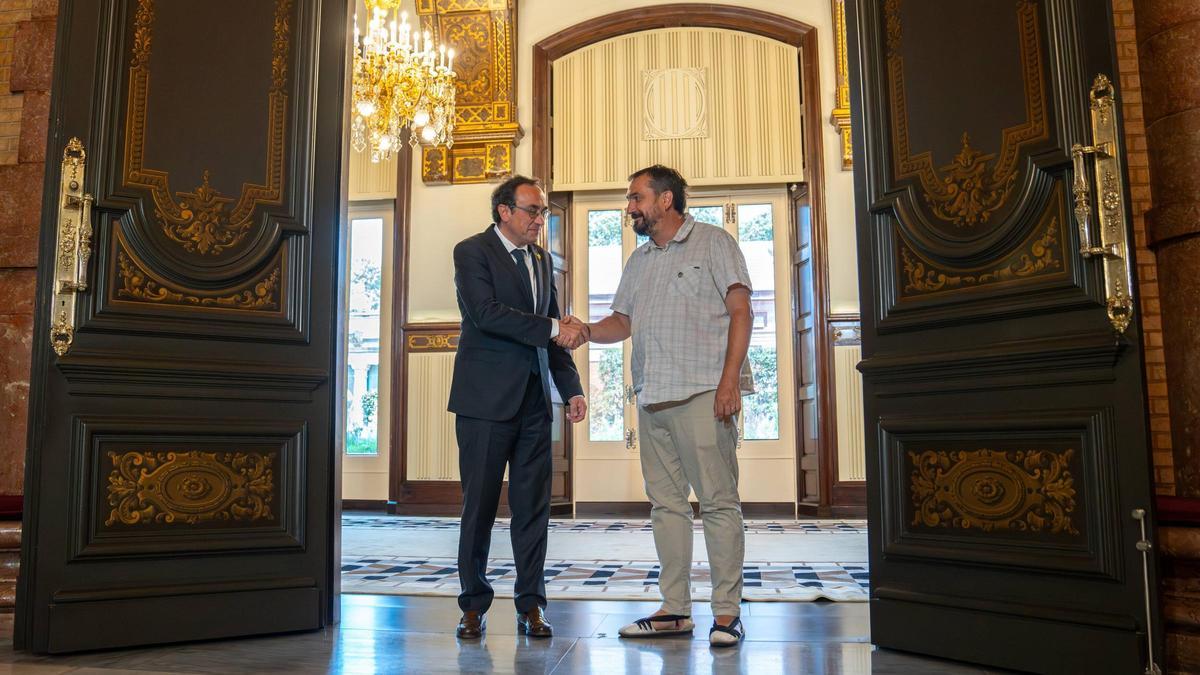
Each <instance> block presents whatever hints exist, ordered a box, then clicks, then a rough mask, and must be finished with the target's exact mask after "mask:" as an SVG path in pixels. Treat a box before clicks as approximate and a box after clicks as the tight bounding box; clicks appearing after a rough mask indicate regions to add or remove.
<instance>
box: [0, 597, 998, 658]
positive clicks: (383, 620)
mask: <svg viewBox="0 0 1200 675" xmlns="http://www.w3.org/2000/svg"><path fill="white" fill-rule="evenodd" d="M342 607H343V616H342V623H341V624H340V625H339V626H337V627H335V628H331V629H328V630H324V631H319V632H313V633H301V634H293V635H283V636H274V637H262V638H247V639H241V640H220V641H212V642H203V643H196V644H187V645H175V646H167V647H155V648H148V649H128V650H116V651H110V652H97V653H90V654H77V655H71V656H62V657H53V658H50V657H36V656H30V655H28V654H22V653H17V652H12V651H7V652H4V653H2V654H0V673H8V672H13V673H36V674H53V673H67V672H79V673H83V672H88V673H111V672H114V671H124V672H139V673H142V672H170V673H265V672H288V673H326V672H330V673H521V674H525V673H555V674H562V673H603V674H605V675H607V674H609V673H612V674H621V673H629V674H634V673H636V674H646V675H651V674H653V675H659V674H662V673H709V672H712V673H753V674H754V675H773V674H774V673H852V674H859V673H862V674H867V673H921V674H941V673H985V672H995V671H986V670H981V669H978V668H973V667H971V666H968V665H964V664H958V663H952V662H947V661H939V660H934V659H926V658H921V657H917V656H912V655H908V654H902V653H898V652H890V651H884V650H878V649H874V648H873V647H872V646H871V644H870V641H869V626H868V618H867V611H868V606H867V604H866V603H831V602H805V603H782V602H781V603H765V602H757V603H745V604H743V609H742V619H743V622H744V623H745V625H746V642H745V644H743V645H742V646H741V647H740V648H737V649H731V650H717V649H711V648H710V647H709V646H708V641H707V637H708V631H707V626H709V625H710V624H711V623H712V615H711V614H707V611H708V610H707V608H702V607H696V608H695V612H696V614H695V619H696V626H697V630H696V633H695V635H694V636H693V637H692V638H691V639H688V638H686V637H685V638H663V639H658V640H643V641H630V640H618V639H617V637H616V635H617V629H618V628H619V627H620V626H622V625H624V624H625V623H628V622H629V621H632V620H633V619H635V618H637V617H639V616H644V615H645V614H647V613H649V612H650V611H653V610H654V609H655V607H656V605H655V604H654V603H646V602H603V601H592V600H564V601H559V602H552V603H551V605H550V607H549V608H548V610H547V615H548V616H549V618H550V620H551V621H552V622H553V623H554V629H555V637H554V638H552V639H549V640H535V639H530V638H526V637H523V636H517V634H516V623H515V620H514V614H513V606H512V601H511V600H497V601H496V604H495V605H494V606H493V607H492V611H491V612H489V615H488V633H487V636H486V637H485V638H484V639H483V640H481V641H476V642H459V641H457V640H456V639H455V637H454V627H455V625H456V623H457V622H458V616H459V612H458V608H457V606H456V605H455V602H454V600H453V599H452V598H430V597H414V596H382V595H346V596H343V597H342Z"/></svg>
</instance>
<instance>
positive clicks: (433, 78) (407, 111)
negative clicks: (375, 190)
mask: <svg viewBox="0 0 1200 675" xmlns="http://www.w3.org/2000/svg"><path fill="white" fill-rule="evenodd" d="M366 5H367V13H368V14H370V21H369V22H368V23H367V26H366V31H365V32H364V33H362V34H360V33H359V28H358V15H355V17H354V95H353V100H352V105H353V106H354V109H353V111H352V113H353V115H354V121H353V123H352V124H351V127H350V141H351V144H352V145H353V146H354V149H355V150H357V151H359V152H362V151H364V150H366V149H367V148H368V147H369V148H370V150H371V161H372V162H378V161H380V160H387V159H389V158H391V156H392V153H393V152H398V151H399V150H400V144H401V143H402V142H403V141H402V140H401V138H402V136H401V134H402V132H403V131H404V130H405V129H408V130H409V132H410V133H409V137H408V142H409V143H410V144H411V145H412V146H413V147H414V148H415V147H416V146H417V144H418V143H420V142H424V143H428V144H432V145H445V146H447V147H449V146H451V145H453V144H454V78H455V74H454V50H453V49H446V46H445V45H441V46H439V47H438V48H437V49H434V46H433V40H432V39H431V38H430V35H429V32H428V31H426V32H425V33H420V32H418V31H416V30H413V29H412V28H411V27H410V26H409V25H408V13H407V12H400V11H399V9H398V8H399V5H400V0H366ZM389 10H391V12H390V14H391V18H390V20H389V19H388V14H389ZM397 14H399V19H400V20H399V23H397V21H396V17H397Z"/></svg>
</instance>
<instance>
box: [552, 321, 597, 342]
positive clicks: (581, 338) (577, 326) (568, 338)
mask: <svg viewBox="0 0 1200 675" xmlns="http://www.w3.org/2000/svg"><path fill="white" fill-rule="evenodd" d="M591 339H592V328H591V326H589V325H587V324H586V323H584V322H583V321H582V320H580V319H579V318H577V317H574V316H564V317H563V318H561V319H559V320H558V335H557V336H555V338H554V344H556V345H558V346H559V347H562V348H563V349H575V348H576V347H578V346H579V345H581V344H583V343H585V342H587V341H588V340H591Z"/></svg>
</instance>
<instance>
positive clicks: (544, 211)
mask: <svg viewBox="0 0 1200 675" xmlns="http://www.w3.org/2000/svg"><path fill="white" fill-rule="evenodd" d="M508 208H510V209H514V210H516V211H524V212H525V213H528V214H529V217H530V218H537V217H538V216H541V217H542V218H549V217H550V209H548V208H546V207H544V206H543V207H542V208H540V209H539V208H538V207H536V206H517V205H516V204H509V205H508Z"/></svg>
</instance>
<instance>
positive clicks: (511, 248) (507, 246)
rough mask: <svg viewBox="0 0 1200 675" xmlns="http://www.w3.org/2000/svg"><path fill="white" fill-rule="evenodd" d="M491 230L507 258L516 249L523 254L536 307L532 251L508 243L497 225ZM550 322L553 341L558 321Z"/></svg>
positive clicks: (535, 284) (526, 247) (556, 333)
mask: <svg viewBox="0 0 1200 675" xmlns="http://www.w3.org/2000/svg"><path fill="white" fill-rule="evenodd" d="M492 229H494V230H495V231H496V236H498V237H500V243H502V244H504V248H505V250H507V251H508V255H509V256H512V252H513V251H515V250H517V249H520V250H522V251H524V252H525V272H526V273H527V274H528V275H529V288H531V289H533V306H534V307H537V305H538V301H539V299H540V298H538V294H537V292H538V285H537V277H536V276H534V273H533V251H531V250H530V249H529V247H528V246H517V245H516V244H514V243H512V242H511V241H509V240H508V237H506V236H504V233H503V232H501V231H500V226H499V225H494V226H492ZM513 264H514V265H515V264H517V261H516V260H515V259H514V260H513ZM547 283H549V280H547ZM550 321H551V324H550V339H551V340H553V339H554V338H556V337H558V319H553V318H552V319H550Z"/></svg>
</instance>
